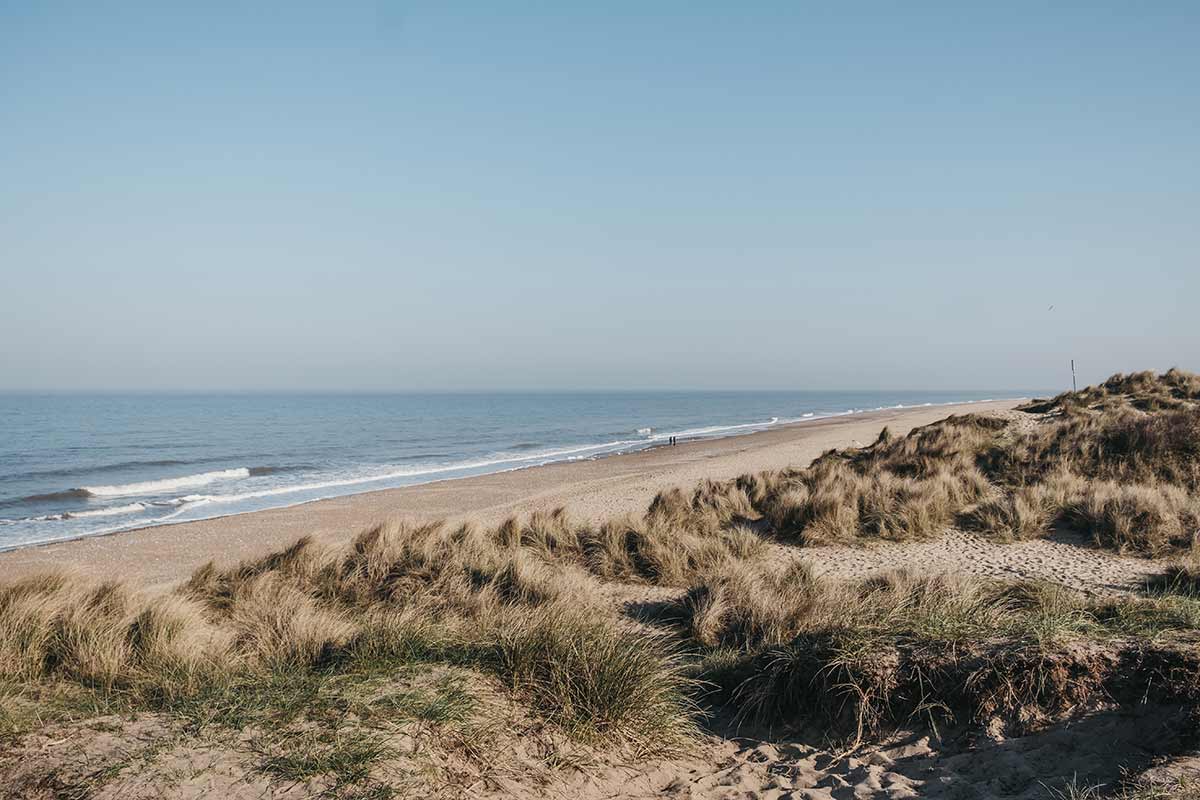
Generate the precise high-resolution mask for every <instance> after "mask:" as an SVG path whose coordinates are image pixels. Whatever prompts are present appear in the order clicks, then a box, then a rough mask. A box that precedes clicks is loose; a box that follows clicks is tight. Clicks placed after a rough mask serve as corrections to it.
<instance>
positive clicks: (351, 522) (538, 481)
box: [0, 400, 1041, 588]
mask: <svg viewBox="0 0 1200 800" xmlns="http://www.w3.org/2000/svg"><path fill="white" fill-rule="evenodd" d="M1017 402H1018V401H1016V400H1001V401H994V402H979V403H964V404H961V405H952V406H925V407H919V408H903V409H889V410H884V411H872V412H866V413H861V414H854V415H847V416H840V417H832V418H826V419H815V420H812V421H810V422H801V423H796V424H792V425H786V426H782V427H779V428H773V429H770V430H767V431H761V432H758V433H751V434H745V435H741V436H730V437H725V438H720V439H708V440H700V441H693V442H684V443H681V444H679V445H677V446H675V447H659V448H655V449H652V450H646V451H642V452H637V453H630V454H626V455H617V456H610V457H606V458H600V459H595V460H591V461H576V462H566V463H556V464H548V465H544V466H538V467H530V468H527V469H522V470H515V471H510V472H502V473H496V474H492V475H484V476H479V477H473V478H463V479H460V480H452V481H441V482H436V483H429V484H422V485H419V486H412V487H405V488H401V489H388V490H383V491H376V492H367V493H363V494H355V495H348V496H345V497H337V498H331V499H327V500H320V501H316V502H312V503H306V504H304V505H298V506H291V507H288V508H280V509H272V510H267V511H257V512H253V513H249V514H240V515H235V516H227V517H220V518H217V519H211V520H201V521H197V522H186V523H180V524H177V525H164V526H158V527H153V528H145V529H141V530H133V531H123V532H120V533H115V534H111V535H106V536H97V537H93V538H87V539H78V540H74V541H68V542H61V543H55V544H49V545H42V546H33V547H27V548H23V549H19V550H12V551H9V552H5V553H0V581H8V580H12V579H15V578H20V577H22V576H26V575H30V574H34V573H37V572H41V571H45V570H51V569H69V570H74V571H78V572H81V573H83V574H85V575H89V576H92V577H98V578H119V579H124V580H129V581H132V582H133V583H134V584H137V585H141V586H144V587H147V588H150V587H159V586H164V585H169V584H171V583H174V582H176V581H179V580H181V579H182V578H184V577H186V576H187V575H188V574H189V573H190V572H191V571H192V570H193V569H194V568H195V567H197V566H198V565H200V564H202V563H204V562H205V561H208V560H210V559H214V560H216V561H217V562H218V564H221V565H226V564H230V563H234V562H237V561H239V560H242V559H247V558H254V557H257V556H261V555H264V554H266V553H269V552H271V551H273V550H276V549H278V548H279V547H281V546H286V545H287V544H290V543H291V542H292V541H294V540H295V539H297V538H299V537H300V536H304V535H311V536H314V537H316V538H318V539H322V540H327V541H331V542H336V541H344V540H346V539H348V538H350V537H352V536H354V535H355V534H357V533H358V532H360V531H362V530H363V529H364V528H366V527H368V526H370V525H373V524H376V523H379V522H382V521H385V520H389V519H408V520H431V519H442V518H445V519H448V520H451V521H457V520H463V519H468V518H469V519H474V520H478V521H480V522H482V523H485V524H486V523H493V522H498V521H500V520H503V519H504V518H506V517H508V516H512V515H522V514H529V513H532V512H534V511H538V510H551V509H554V508H557V507H559V506H563V507H565V508H566V509H567V511H568V512H569V513H570V514H571V516H572V517H573V518H576V519H579V520H581V521H586V522H600V521H601V520H603V519H606V518H609V517H612V516H614V515H619V514H624V513H639V514H640V513H641V512H643V511H644V510H645V509H646V506H647V504H648V503H649V502H650V500H651V499H653V497H654V495H655V494H657V493H658V492H659V491H661V490H663V489H668V488H671V487H674V486H684V487H690V486H693V485H694V484H696V483H697V482H698V481H701V480H703V479H705V478H710V479H714V480H719V479H724V478H732V477H735V476H737V475H740V474H743V473H746V472H752V471H757V470H764V469H778V468H780V467H786V466H789V465H798V466H803V465H806V464H808V462H810V461H811V460H812V459H813V458H815V457H816V456H818V455H820V454H821V453H823V452H824V451H826V450H828V449H830V448H834V447H845V446H850V445H853V444H855V443H856V442H857V443H862V444H867V443H869V442H871V441H873V440H874V439H875V437H876V436H878V435H879V432H880V430H882V429H883V428H884V427H885V426H886V427H888V428H890V429H891V430H892V432H893V433H896V434H901V435H902V434H904V433H907V432H908V431H909V430H911V429H912V428H914V427H918V426H921V425H926V424H929V423H931V422H934V421H936V420H939V419H942V418H944V417H946V416H948V415H950V414H956V413H967V412H971V413H988V412H996V411H1006V410H1009V409H1011V408H1012V407H1013V406H1015V405H1016V404H1017ZM1035 544H1041V543H1035ZM845 555H846V556H847V557H852V558H853V559H855V563H861V559H862V556H861V553H859V554H857V555H855V554H851V553H846V554H845ZM828 556H829V558H830V559H831V563H836V562H838V561H840V560H841V559H840V557H837V554H836V553H829V554H828ZM966 560H968V561H970V560H971V559H969V558H968V559H966ZM868 566H869V565H868ZM998 568H999V569H1003V566H1001V567H998Z"/></svg>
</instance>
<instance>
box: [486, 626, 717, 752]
mask: <svg viewBox="0 0 1200 800" xmlns="http://www.w3.org/2000/svg"><path fill="white" fill-rule="evenodd" d="M489 634H490V638H489ZM483 636H484V641H485V642H486V645H485V646H486V648H487V650H488V651H490V653H489V656H490V658H492V659H494V664H495V669H496V670H497V672H498V673H499V674H500V675H502V676H503V677H504V679H505V680H506V681H507V682H508V683H509V684H510V685H511V686H512V688H513V689H514V690H516V691H517V692H519V693H520V694H522V695H523V696H524V697H526V698H527V699H528V702H530V703H532V704H533V705H534V706H535V707H536V708H537V709H538V710H539V711H541V712H542V713H543V714H544V715H546V716H547V717H549V718H550V719H552V720H554V721H555V722H557V723H558V724H560V725H562V726H563V727H564V728H565V729H567V730H569V731H571V732H572V733H574V734H575V735H576V736H581V737H583V738H584V739H588V740H596V741H605V740H607V741H618V742H621V743H622V744H624V745H626V746H629V747H631V748H632V749H634V750H636V751H640V752H642V753H645V752H651V751H658V752H664V751H670V750H673V749H675V748H677V747H678V746H679V745H680V744H682V743H683V742H684V741H685V740H686V739H687V738H688V737H689V736H690V735H691V734H692V733H693V732H694V728H693V727H692V724H691V722H690V719H691V717H692V712H693V709H692V707H691V704H690V702H689V701H688V700H687V699H686V698H687V696H688V694H689V691H690V688H691V687H690V683H689V682H688V680H687V679H686V678H685V677H684V675H683V671H682V669H681V666H680V662H679V659H678V656H676V655H674V654H672V653H671V651H670V650H669V649H668V648H667V646H666V645H665V644H664V643H663V642H662V641H660V640H656V639H653V638H649V637H647V636H645V635H644V634H636V633H633V632H629V631H623V630H620V629H618V628H617V627H615V626H614V625H613V623H612V622H610V621H607V620H605V619H603V618H599V617H594V618H590V619H589V618H586V617H582V616H580V615H579V614H577V613H573V612H572V611H571V610H569V609H565V608H561V607H556V608H549V609H544V610H541V611H539V612H536V613H534V614H532V615H523V616H522V618H521V620H520V621H519V622H517V623H514V624H511V625H503V626H500V627H498V628H496V629H495V630H494V631H491V632H485V633H484V634H483Z"/></svg>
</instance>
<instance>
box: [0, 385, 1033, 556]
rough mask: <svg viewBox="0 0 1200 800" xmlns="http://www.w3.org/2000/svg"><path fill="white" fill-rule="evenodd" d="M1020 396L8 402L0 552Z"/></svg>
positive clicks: (141, 396) (3, 426)
mask: <svg viewBox="0 0 1200 800" xmlns="http://www.w3.org/2000/svg"><path fill="white" fill-rule="evenodd" d="M1021 394H1025V393H1022V392H1013V391H1007V392H1006V391H996V392H933V391H930V392H911V391H906V392H899V391H898V392H887V391H879V392H612V393H600V392H579V393H561V394H557V393H537V394H517V393H501V394H483V393H473V394H150V393H134V394H76V393H63V394H6V395H0V549H3V548H12V547H19V546H22V545H29V544H34V543H41V542H48V541H54V540H59V539H68V538H74V537H79V536H89V535H95V534H100V533H111V532H115V531H120V530H125V529H130V528H137V527H145V526H148V525H160V524H169V523H176V522H183V521H187V520H196V519H204V518H209V517H218V516H224V515H228V514H238V513H243V512H247V511H256V510H259V509H264V508H272V507H279V506H287V505H294V504H297V503H305V502H309V501H312V500H318V499H321V498H326V497H333V496H337V495H345V494H353V493H356V492H366V491H373V490H376V489H386V488H392V487H397V486H407V485H412V484H417V483H426V482H429V481H436V480H447V479H454V478H462V477H467V476H470V475H479V474H483V473H487V472H497V471H501V470H512V469H521V468H525V467H530V466H534V465H538V464H546V463H550V462H554V461H567V460H573V459H589V458H600V457H604V456H607V455H612V454H615V453H624V452H630V451H634V450H639V449H644V448H647V447H653V446H655V445H658V444H661V443H662V442H663V441H664V440H666V439H667V438H668V437H670V436H677V437H678V438H679V439H680V440H681V441H685V440H689V439H700V438H708V437H718V436H729V435H735V434H739V433H748V432H752V431H756V430H764V429H766V428H770V427H772V426H775V425H781V424H785V423H789V422H801V421H804V420H812V419H818V418H822V417H829V416H834V415H838V414H853V413H861V412H863V411H867V410H873V409H879V408H886V407H894V406H917V405H926V404H941V403H950V402H960V401H969V400H983V399H989V398H993V397H995V398H999V397H1014V396H1018V395H1021Z"/></svg>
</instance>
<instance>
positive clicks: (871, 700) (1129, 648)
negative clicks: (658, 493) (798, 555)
mask: <svg viewBox="0 0 1200 800" xmlns="http://www.w3.org/2000/svg"><path fill="white" fill-rule="evenodd" d="M678 616H679V618H680V619H681V620H682V624H683V626H684V627H685V629H686V630H687V631H688V633H689V635H690V636H691V638H692V639H693V641H695V642H696V643H697V645H698V646H700V647H701V648H702V652H703V653H704V662H703V667H702V668H701V671H700V676H701V677H702V678H704V679H705V680H707V681H710V682H712V683H714V684H715V685H716V686H717V687H718V689H719V691H718V697H719V699H720V700H721V701H722V702H727V703H730V704H731V705H732V706H733V707H734V708H735V709H736V710H737V713H738V714H739V715H740V716H741V717H742V718H744V719H748V720H754V721H757V722H760V723H763V722H767V723H769V722H775V723H782V724H798V723H803V722H824V723H827V724H832V725H834V726H835V727H838V728H840V729H842V730H849V731H850V732H856V733H857V735H858V736H860V737H861V736H863V735H865V734H867V733H871V732H878V731H879V730H880V728H881V726H882V725H884V724H885V723H902V722H904V721H906V720H907V719H908V718H910V717H911V716H913V715H916V716H920V717H923V718H924V717H929V718H933V719H940V718H945V717H950V718H953V719H957V720H959V721H969V722H975V723H984V722H988V721H990V720H996V721H998V722H1000V723H1002V724H1007V725H1013V726H1016V728H1024V727H1027V726H1029V725H1031V724H1037V723H1038V722H1039V721H1042V720H1047V719H1050V718H1052V717H1054V716H1056V715H1058V714H1061V713H1066V712H1068V711H1070V710H1071V709H1072V708H1076V707H1079V706H1080V705H1086V704H1088V703H1090V702H1094V701H1100V700H1104V701H1116V702H1129V703H1138V702H1147V701H1151V702H1165V703H1183V704H1187V705H1192V704H1195V703H1196V702H1197V701H1198V700H1200V683H1198V682H1197V681H1196V679H1195V677H1194V676H1195V674H1196V672H1195V670H1196V669H1198V668H1200V652H1198V651H1197V648H1196V645H1195V640H1196V637H1197V635H1198V634H1197V628H1198V626H1200V601H1198V600H1197V599H1196V597H1195V595H1194V594H1190V593H1183V594H1180V593H1179V592H1178V591H1164V592H1160V593H1159V594H1158V595H1157V596H1154V597H1149V598H1121V599H1109V600H1096V599H1090V598H1087V597H1085V596H1083V595H1080V594H1077V593H1074V592H1071V591H1069V590H1066V589H1063V588H1061V587H1056V586H1051V585H1043V584H1032V583H1000V582H986V581H980V580H975V579H972V580H966V579H958V578H954V577H950V576H945V575H915V574H912V573H904V572H897V573H891V574H883V575H879V576H876V577H873V578H871V579H868V580H863V581H836V580H831V579H821V578H817V577H814V576H813V575H812V573H811V572H810V571H809V570H808V569H806V568H805V567H803V566H802V565H794V566H792V567H790V568H788V569H786V570H784V571H782V572H774V571H770V570H767V571H764V570H762V569H757V570H756V569H745V568H743V569H738V570H726V571H723V572H721V573H720V574H714V575H711V576H708V577H706V578H704V579H702V580H701V581H699V582H698V583H697V584H696V585H695V586H693V587H692V588H691V589H690V590H689V592H688V595H687V597H686V598H685V599H684V600H683V601H682V603H681V604H680V608H679V611H678ZM1139 692H1140V693H1142V694H1141V696H1140V697H1139V695H1138V693H1139Z"/></svg>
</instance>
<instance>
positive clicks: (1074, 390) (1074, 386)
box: [1071, 358, 1079, 392]
mask: <svg viewBox="0 0 1200 800" xmlns="http://www.w3.org/2000/svg"><path fill="white" fill-rule="evenodd" d="M1071 391H1072V392H1078V391H1079V387H1078V386H1076V385H1075V359H1073V358H1072V359H1071Z"/></svg>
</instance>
